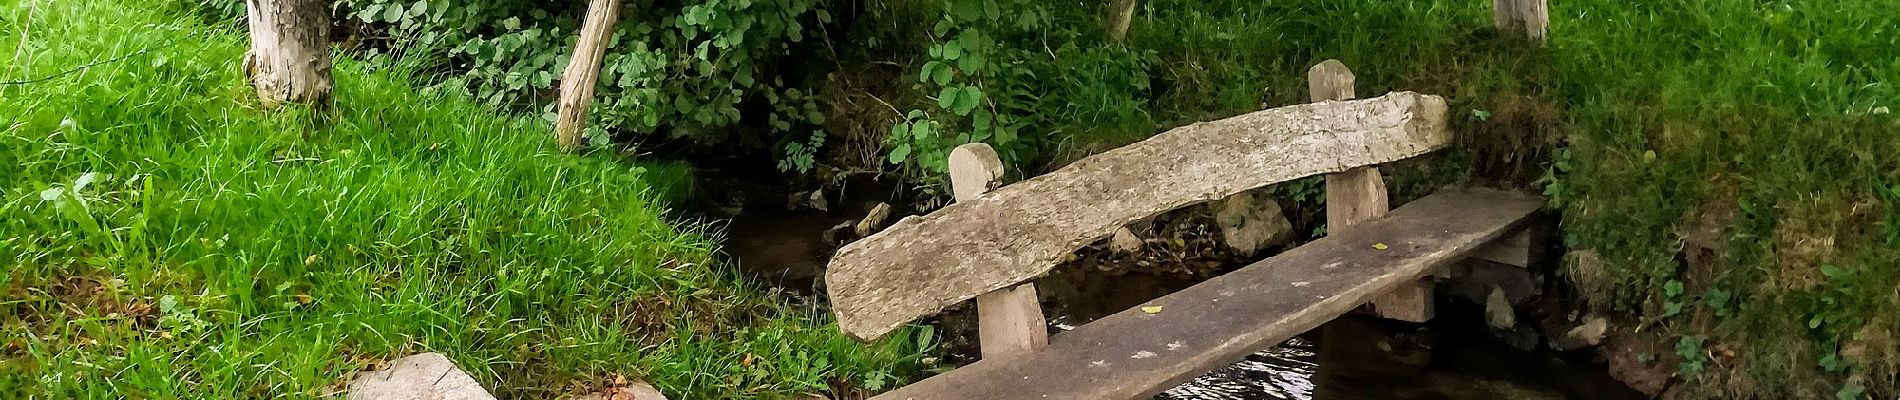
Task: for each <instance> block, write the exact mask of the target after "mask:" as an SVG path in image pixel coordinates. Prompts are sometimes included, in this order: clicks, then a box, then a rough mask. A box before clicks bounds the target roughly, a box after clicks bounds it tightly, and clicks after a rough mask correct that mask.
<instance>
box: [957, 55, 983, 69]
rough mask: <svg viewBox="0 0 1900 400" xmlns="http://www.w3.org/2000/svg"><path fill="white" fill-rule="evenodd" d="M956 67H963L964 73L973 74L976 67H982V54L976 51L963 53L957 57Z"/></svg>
mask: <svg viewBox="0 0 1900 400" xmlns="http://www.w3.org/2000/svg"><path fill="white" fill-rule="evenodd" d="M957 68H961V69H963V71H964V73H965V74H973V73H975V72H974V71H976V70H977V69H978V68H983V56H980V55H976V53H970V54H964V55H963V57H961V58H958V59H957Z"/></svg>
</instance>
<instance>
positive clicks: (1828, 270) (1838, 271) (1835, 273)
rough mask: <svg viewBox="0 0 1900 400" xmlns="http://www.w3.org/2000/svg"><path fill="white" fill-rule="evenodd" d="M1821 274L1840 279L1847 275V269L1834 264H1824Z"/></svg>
mask: <svg viewBox="0 0 1900 400" xmlns="http://www.w3.org/2000/svg"><path fill="white" fill-rule="evenodd" d="M1821 275H1825V276H1827V277H1828V279H1840V278H1841V277H1844V276H1847V270H1846V269H1843V268H1841V267H1840V266H1837V265H1834V264H1822V265H1821Z"/></svg>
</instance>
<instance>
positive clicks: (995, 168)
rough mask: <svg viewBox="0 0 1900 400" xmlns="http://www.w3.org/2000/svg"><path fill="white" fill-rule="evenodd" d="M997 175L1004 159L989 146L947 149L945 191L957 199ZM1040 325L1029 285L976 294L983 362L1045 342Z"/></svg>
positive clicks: (971, 195) (994, 183)
mask: <svg viewBox="0 0 1900 400" xmlns="http://www.w3.org/2000/svg"><path fill="white" fill-rule="evenodd" d="M1002 178H1003V160H1002V158H1001V157H997V156H996V149H992V148H990V145H987V144H982V143H970V144H965V145H962V146H957V148H956V149H954V150H951V151H950V192H951V193H954V194H956V197H957V201H970V200H974V199H976V197H977V196H982V195H983V194H984V193H988V192H989V191H990V189H991V188H995V187H998V186H1001V185H999V183H1000V182H1001V181H1002ZM1045 323H1047V322H1045V321H1043V319H1042V303H1039V302H1037V301H1036V284H1034V283H1024V284H1021V285H1016V286H1014V287H1008V288H1003V289H1002V290H997V291H994V292H989V293H984V294H982V295H978V296H976V326H977V344H978V345H979V346H981V347H982V349H983V359H985V360H997V359H1004V358H1011V357H1017V356H1021V355H1024V354H1029V352H1031V351H1035V350H1037V349H1041V348H1042V347H1043V346H1048V345H1049V328H1048V327H1046V326H1044V324H1045Z"/></svg>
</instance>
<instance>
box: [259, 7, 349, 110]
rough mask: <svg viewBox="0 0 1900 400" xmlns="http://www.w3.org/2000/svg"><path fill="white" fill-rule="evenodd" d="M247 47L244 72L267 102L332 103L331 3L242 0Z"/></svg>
mask: <svg viewBox="0 0 1900 400" xmlns="http://www.w3.org/2000/svg"><path fill="white" fill-rule="evenodd" d="M244 4H245V6H246V8H247V9H248V11H247V13H246V16H248V17H249V21H250V26H251V50H250V52H247V53H245V54H244V74H245V76H247V77H249V78H250V80H251V85H252V86H254V87H256V88H257V98H258V100H259V101H260V102H262V103H263V104H264V106H266V107H276V106H278V105H280V104H283V103H301V104H309V105H313V106H317V107H325V108H327V107H329V106H330V90H331V88H332V87H334V86H335V83H334V82H333V81H331V79H330V7H329V6H328V4H329V3H328V2H326V1H324V0H245V1H244Z"/></svg>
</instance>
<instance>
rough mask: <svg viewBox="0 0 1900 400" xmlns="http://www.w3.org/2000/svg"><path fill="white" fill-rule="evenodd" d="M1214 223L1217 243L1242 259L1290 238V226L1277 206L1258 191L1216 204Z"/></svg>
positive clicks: (1291, 233)
mask: <svg viewBox="0 0 1900 400" xmlns="http://www.w3.org/2000/svg"><path fill="white" fill-rule="evenodd" d="M1214 221H1215V224H1216V225H1219V226H1220V231H1221V241H1222V242H1224V243H1226V244H1227V247H1228V248H1230V249H1233V250H1234V252H1235V253H1240V254H1242V255H1253V254H1255V253H1259V252H1260V250H1264V249H1266V248H1267V247H1271V246H1276V245H1281V244H1286V242H1287V240H1290V239H1292V238H1293V222H1292V221H1288V220H1287V219H1286V213H1285V212H1282V211H1281V210H1280V202H1278V201H1274V200H1273V199H1272V198H1269V197H1268V196H1267V195H1266V193H1265V192H1264V191H1261V190H1253V191H1248V192H1246V193H1241V194H1239V195H1235V196H1234V197H1230V198H1227V199H1226V200H1221V201H1219V202H1217V203H1216V204H1215V205H1214Z"/></svg>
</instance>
